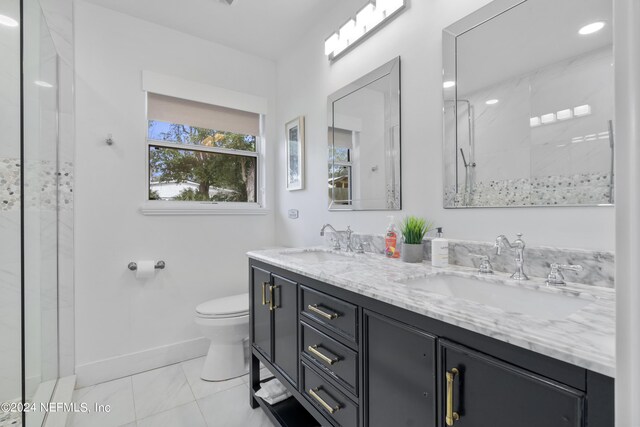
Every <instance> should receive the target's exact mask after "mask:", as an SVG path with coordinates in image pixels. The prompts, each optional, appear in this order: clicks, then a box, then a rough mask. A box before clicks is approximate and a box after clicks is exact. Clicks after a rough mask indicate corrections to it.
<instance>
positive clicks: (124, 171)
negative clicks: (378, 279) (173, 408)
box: [74, 1, 326, 385]
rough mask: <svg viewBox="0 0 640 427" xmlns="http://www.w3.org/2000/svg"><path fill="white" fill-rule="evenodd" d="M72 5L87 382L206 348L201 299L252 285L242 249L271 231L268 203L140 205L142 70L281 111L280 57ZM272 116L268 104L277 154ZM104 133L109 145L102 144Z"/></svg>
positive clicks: (79, 332) (80, 337)
mask: <svg viewBox="0 0 640 427" xmlns="http://www.w3.org/2000/svg"><path fill="white" fill-rule="evenodd" d="M74 13H75V15H74V22H75V35H76V37H75V39H76V44H75V60H76V141H77V144H76V162H77V168H76V177H77V179H76V185H77V186H76V191H75V193H76V194H75V197H76V199H75V202H76V217H75V227H76V228H75V236H76V237H75V282H76V301H75V308H76V312H75V313H76V365H77V374H78V383H79V384H80V385H84V384H88V383H92V382H96V381H102V380H106V379H109V378H114V377H116V376H120V375H126V374H128V373H131V372H130V371H131V370H134V371H139V370H144V369H150V368H152V367H154V366H160V365H163V364H166V363H170V362H172V361H176V360H177V359H181V358H184V357H194V356H197V355H200V354H202V353H203V352H204V351H205V350H206V346H203V345H206V343H205V342H204V341H203V340H202V339H201V334H200V332H199V330H198V329H197V328H196V325H195V324H194V322H193V317H194V309H195V306H196V305H197V304H199V303H201V302H203V301H205V300H207V299H211V298H216V297H221V296H226V295H232V294H237V293H241V292H246V291H247V259H246V257H245V255H244V254H245V252H246V251H247V250H250V249H255V248H260V247H262V246H265V245H269V244H271V243H272V242H273V240H274V237H273V229H274V215H273V213H270V214H268V215H264V216H231V215H230V216H159V217H158V216H144V215H142V214H140V213H139V212H138V208H139V206H140V205H141V203H142V202H143V201H144V199H145V196H146V191H145V185H146V167H145V152H146V145H145V144H146V142H145V135H146V129H147V124H146V117H145V96H144V93H143V92H142V90H141V74H142V70H149V71H154V72H158V73H163V74H167V75H171V76H176V77H179V78H182V79H186V80H191V81H195V82H200V83H205V84H209V85H211V86H216V87H221V88H226V89H229V90H233V91H238V92H243V93H247V94H251V95H255V96H259V97H263V98H266V99H267V100H268V110H269V112H271V111H273V112H274V113H275V64H274V63H273V62H270V61H267V60H264V59H259V58H257V57H254V56H250V55H246V54H243V53H240V52H238V51H235V50H232V49H229V48H226V47H223V46H220V45H217V44H214V43H211V42H206V41H204V40H201V39H197V38H194V37H191V36H188V35H185V34H182V33H179V32H176V31H173V30H169V29H166V28H163V27H160V26H157V25H154V24H151V23H148V22H145V21H142V20H139V19H136V18H132V17H128V16H125V15H122V14H119V13H116V12H113V11H111V10H107V9H103V8H101V7H98V6H94V5H91V4H88V3H85V2H83V1H78V2H76V4H75V11H74ZM274 126H275V114H267V119H266V137H267V147H268V149H267V155H268V156H269V157H270V158H272V156H271V151H272V148H271V147H273V143H274V142H273V141H274V139H275V138H274V132H275V131H274V129H275V127H274ZM109 133H112V134H113V138H114V140H115V144H114V145H113V146H108V145H106V144H105V143H104V140H105V138H106V136H107V134H109ZM325 134H326V130H325ZM268 170H269V171H272V170H273V165H268ZM271 181H272V180H271V179H270V178H269V179H268V185H267V189H268V191H267V194H268V198H267V204H268V205H272V188H273V184H272V182H271ZM282 182H284V177H283V180H282ZM325 185H326V184H325ZM136 259H155V260H160V259H162V260H164V261H166V264H167V268H166V269H165V270H164V271H161V272H159V273H157V274H156V277H155V278H154V279H151V280H147V281H145V282H142V281H138V280H136V279H135V278H134V274H133V273H132V272H130V271H129V270H127V268H126V267H127V263H128V262H129V261H132V260H136ZM181 342H182V343H183V345H179V344H178V343H181Z"/></svg>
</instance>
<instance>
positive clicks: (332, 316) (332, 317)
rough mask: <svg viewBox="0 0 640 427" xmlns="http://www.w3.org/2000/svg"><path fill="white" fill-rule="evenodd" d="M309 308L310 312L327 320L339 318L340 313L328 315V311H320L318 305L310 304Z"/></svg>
mask: <svg viewBox="0 0 640 427" xmlns="http://www.w3.org/2000/svg"><path fill="white" fill-rule="evenodd" d="M307 308H308V309H309V310H310V311H313V312H314V313H316V314H319V315H320V316H322V317H324V318H325V319H327V320H333V319H337V318H338V313H327V312H326V311H323V310H320V309H319V308H318V305H317V304H309V305H308V306H307Z"/></svg>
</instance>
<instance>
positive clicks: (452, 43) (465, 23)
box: [442, 0, 615, 209]
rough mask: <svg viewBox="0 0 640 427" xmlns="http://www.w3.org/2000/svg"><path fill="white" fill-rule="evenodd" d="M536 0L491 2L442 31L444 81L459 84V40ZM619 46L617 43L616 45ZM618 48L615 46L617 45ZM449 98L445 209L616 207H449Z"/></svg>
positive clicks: (455, 107)
mask: <svg viewBox="0 0 640 427" xmlns="http://www.w3.org/2000/svg"><path fill="white" fill-rule="evenodd" d="M527 1H532V0H493V1H492V2H491V3H489V4H487V5H485V6H483V7H481V8H480V9H478V10H476V11H474V12H471V13H470V14H469V15H467V16H465V17H463V18H462V19H460V20H458V21H456V22H454V23H453V24H451V25H449V26H448V27H446V28H445V29H443V30H442V81H443V82H445V81H446V80H449V79H448V78H447V76H451V75H453V76H454V81H457V77H458V55H457V53H458V49H457V43H458V37H460V36H462V35H463V34H465V33H467V32H469V31H471V30H473V29H474V28H476V27H478V26H480V25H482V24H484V23H486V22H488V21H490V20H492V19H493V18H496V17H498V16H499V15H502V14H503V13H506V12H508V11H510V10H511V9H513V8H515V7H517V6H519V5H521V4H523V3H526V2H527ZM614 44H615V42H614ZM614 47H615V45H614ZM457 100H458V85H456V86H455V88H454V98H453V102H454V105H453V115H454V118H455V120H456V125H455V128H456V131H455V133H454V138H455V139H456V141H457V131H458V124H457V123H458V118H457V117H458V103H457ZM446 101H447V98H446V96H445V89H444V88H443V89H442V166H443V167H442V207H443V208H444V209H483V208H484V209H492V208H567V207H613V206H615V201H614V202H613V203H600V204H598V203H594V204H588V203H585V204H566V205H504V206H503V205H501V206H448V205H447V204H446V197H445V186H446V170H445V168H444V165H445V162H446V161H447V159H446V151H447V142H448V135H447V133H446V122H445V120H446V117H445V114H446V111H445V102H446ZM614 189H615V180H614V181H613V183H612V184H611V189H610V191H611V192H613V191H614Z"/></svg>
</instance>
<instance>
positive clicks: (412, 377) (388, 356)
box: [364, 312, 488, 427]
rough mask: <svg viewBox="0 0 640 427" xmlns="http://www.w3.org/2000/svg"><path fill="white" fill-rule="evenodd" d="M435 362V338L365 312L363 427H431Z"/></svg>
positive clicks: (432, 422)
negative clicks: (365, 426)
mask: <svg viewBox="0 0 640 427" xmlns="http://www.w3.org/2000/svg"><path fill="white" fill-rule="evenodd" d="M435 360H436V340H435V337H433V336H431V335H428V334H426V333H424V332H422V331H419V330H417V329H414V328H412V327H410V326H407V325H405V324H403V323H399V322H396V321H394V320H391V319H389V318H387V317H384V316H381V315H378V314H375V313H371V312H365V313H364V370H365V372H364V375H365V377H364V393H365V423H366V424H365V425H368V426H369V427H389V426H394V427H396V426H397V427H401V426H415V427H435V425H436V397H435V390H436V363H435ZM484 427H488V425H486V426H484Z"/></svg>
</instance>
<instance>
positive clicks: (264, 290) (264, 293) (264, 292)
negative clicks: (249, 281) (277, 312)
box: [262, 282, 269, 305]
mask: <svg viewBox="0 0 640 427" xmlns="http://www.w3.org/2000/svg"><path fill="white" fill-rule="evenodd" d="M267 286H269V282H262V305H267V304H269V301H267Z"/></svg>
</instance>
